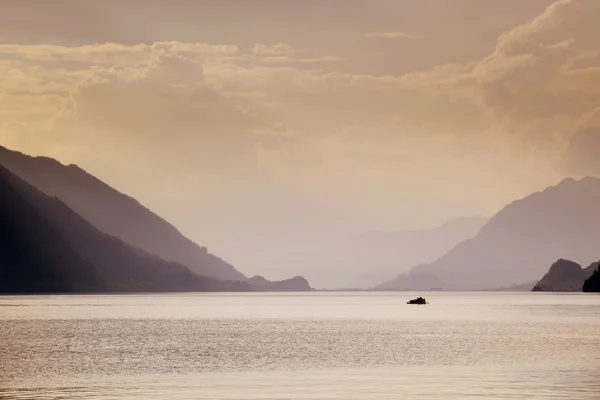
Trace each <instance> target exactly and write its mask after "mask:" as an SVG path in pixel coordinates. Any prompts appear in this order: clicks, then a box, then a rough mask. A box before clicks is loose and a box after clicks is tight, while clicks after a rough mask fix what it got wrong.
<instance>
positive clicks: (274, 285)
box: [248, 275, 313, 292]
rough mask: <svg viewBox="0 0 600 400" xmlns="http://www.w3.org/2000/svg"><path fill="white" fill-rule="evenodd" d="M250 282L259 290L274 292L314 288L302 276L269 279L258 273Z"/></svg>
mask: <svg viewBox="0 0 600 400" xmlns="http://www.w3.org/2000/svg"><path fill="white" fill-rule="evenodd" d="M248 283H249V284H251V285H252V286H253V287H255V288H258V289H259V290H265V291H272V292H305V291H311V290H313V289H312V288H311V287H310V285H309V283H308V281H307V280H306V279H305V278H303V277H301V276H296V277H294V278H291V279H285V280H282V281H269V280H267V279H265V278H264V277H262V276H259V275H257V276H253V277H252V278H250V279H248Z"/></svg>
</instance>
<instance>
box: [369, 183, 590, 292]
mask: <svg viewBox="0 0 600 400" xmlns="http://www.w3.org/2000/svg"><path fill="white" fill-rule="evenodd" d="M598 226H600V179H597V178H583V179H581V180H579V181H576V180H574V179H571V178H569V179H565V180H563V181H562V182H560V183H559V184H558V185H556V186H552V187H549V188H547V189H546V190H544V191H542V192H537V193H534V194H531V195H529V196H527V197H525V198H523V199H521V200H518V201H515V202H513V203H511V204H509V205H507V206H506V207H504V208H503V209H502V210H501V211H500V212H498V213H497V214H496V215H495V216H494V217H493V218H492V219H491V220H490V221H489V222H488V223H487V224H486V225H485V226H484V227H483V228H482V229H481V231H480V232H479V233H478V234H477V235H475V236H474V237H473V238H472V239H469V240H466V241H464V242H462V243H459V244H458V245H457V246H455V247H454V248H453V249H452V250H450V251H449V252H448V253H446V254H445V255H444V256H443V257H440V258H439V259H438V260H436V261H434V262H432V263H428V264H423V265H420V266H418V267H415V268H413V269H412V270H411V272H412V274H414V273H415V272H420V273H426V274H430V275H432V276H435V278H437V279H439V280H441V281H442V282H443V288H445V289H487V288H493V287H503V286H510V285H513V284H515V283H520V282H528V281H533V280H538V279H539V277H540V276H543V274H544V273H545V272H546V269H547V268H548V265H550V264H551V263H552V262H554V261H555V260H557V259H559V258H561V257H565V258H568V259H576V260H581V261H583V262H585V263H586V264H590V263H592V262H593V261H595V260H596V258H597V257H598V243H600V230H599V229H598ZM408 278H409V275H407V274H403V275H400V276H398V277H397V278H395V279H393V280H391V281H388V282H385V283H384V284H382V285H381V286H380V287H385V288H395V287H403V286H405V282H406V281H407V279H408ZM430 287H431V282H425V284H423V285H420V286H413V287H411V288H412V289H429V288H430Z"/></svg>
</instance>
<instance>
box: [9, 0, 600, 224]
mask: <svg viewBox="0 0 600 400" xmlns="http://www.w3.org/2000/svg"><path fill="white" fill-rule="evenodd" d="M590 7H591V6H590V3H583V2H581V3H579V2H575V1H560V2H556V3H554V4H553V5H552V6H550V7H549V8H548V9H547V10H545V11H544V12H543V13H541V14H540V16H538V17H537V18H535V19H532V20H531V21H529V22H527V23H525V24H522V25H520V26H517V27H515V28H513V29H510V30H508V31H506V32H505V33H503V34H501V35H500V36H499V37H498V40H497V43H496V45H495V47H493V48H491V49H490V51H489V53H488V54H487V55H485V56H482V57H479V58H474V59H471V60H463V61H457V62H455V63H452V64H441V65H438V66H436V67H434V68H430V69H423V70H419V71H413V72H410V73H407V74H402V75H377V74H368V73H358V72H356V70H355V68H354V64H353V61H354V60H353V59H352V58H351V57H333V56H331V55H328V54H313V53H309V52H307V51H304V50H298V49H294V48H293V47H292V46H291V45H288V44H285V43H281V42H276V43H275V44H254V45H253V46H252V47H251V48H250V51H249V52H242V51H240V50H239V48H238V46H236V45H209V44H202V43H184V42H177V41H163V42H156V43H153V44H140V45H123V44H115V43H105V44H99V45H85V46H66V45H62V46H61V45H53V46H48V45H28V46H18V45H11V44H6V45H0V85H1V87H2V89H3V90H2V91H1V92H0V117H2V120H3V121H5V122H4V125H3V129H2V130H0V134H1V135H3V136H5V137H9V134H8V133H7V131H8V130H10V132H11V133H10V141H11V143H20V146H22V147H23V149H24V150H28V149H33V150H34V152H36V153H41V152H46V153H49V152H48V151H42V149H48V148H54V149H56V150H55V151H56V152H61V154H68V155H65V157H69V160H68V161H69V162H84V164H90V163H95V164H94V165H96V167H95V168H96V170H97V171H104V172H103V173H105V174H108V172H106V171H109V169H110V168H111V165H109V164H112V165H113V166H112V168H113V169H114V170H115V172H113V175H112V178H111V179H114V180H115V181H119V182H123V183H122V185H123V186H124V185H125V182H124V179H126V178H125V177H122V176H118V173H117V172H116V170H117V169H118V168H117V167H115V165H117V166H118V165H119V163H123V165H126V164H127V161H128V160H131V159H134V160H135V162H133V163H131V164H132V165H133V164H135V165H136V166H137V168H138V170H136V171H135V174H138V175H136V176H138V177H139V179H137V181H138V182H139V185H140V186H139V190H142V186H144V185H146V186H145V187H146V190H151V185H149V184H147V182H156V181H160V179H168V177H169V175H171V176H177V177H178V178H179V179H181V180H182V181H183V182H194V183H190V184H189V185H190V187H182V188H180V189H179V190H181V191H188V192H189V191H193V190H197V191H198V193H203V194H204V195H205V196H206V195H207V194H206V193H207V192H210V193H212V194H213V195H214V196H216V193H222V194H223V196H232V197H235V196H234V195H233V194H232V193H234V192H235V193H237V194H238V195H240V196H241V193H242V192H243V189H241V188H242V187H244V188H248V187H252V185H253V184H256V185H257V187H262V186H260V185H263V184H265V185H266V183H264V182H273V181H276V182H278V184H282V185H289V186H293V187H294V188H295V189H296V190H297V191H300V192H306V193H311V194H312V195H313V196H320V197H322V198H325V199H327V201H331V202H332V203H333V202H336V201H338V200H339V199H344V205H345V206H347V207H349V208H350V207H356V208H357V209H363V210H366V211H365V212H367V213H373V214H374V215H377V213H378V212H381V213H382V214H381V215H379V217H380V218H381V219H382V220H385V219H386V218H387V215H385V213H386V212H391V211H389V210H398V209H404V208H406V209H411V207H420V206H421V205H423V204H425V203H426V202H428V201H429V200H427V199H444V200H443V201H444V202H445V203H444V204H446V206H439V205H438V206H436V205H435V204H433V200H432V201H431V202H430V203H431V205H430V210H435V212H439V214H436V216H435V218H438V217H439V218H443V215H445V214H444V213H446V214H447V213H448V209H443V207H448V208H451V209H452V210H454V211H453V212H458V211H457V210H466V211H469V212H472V211H475V212H483V213H489V212H492V211H493V210H494V209H495V208H496V207H499V206H501V205H502V203H503V202H505V201H509V200H511V198H513V197H516V196H519V195H524V194H527V192H529V191H531V190H532V189H538V188H540V187H541V186H543V185H545V184H551V183H553V182H554V180H556V179H557V177H558V175H559V172H557V169H558V167H557V165H556V164H557V160H562V159H563V153H564V152H565V151H566V149H567V148H568V147H569V146H571V144H569V138H570V135H572V134H573V133H574V132H577V131H580V130H582V129H583V128H585V127H586V126H589V125H591V124H593V123H594V121H597V120H598V115H600V114H599V113H598V112H597V110H598V104H600V88H599V86H598V83H597V82H600V68H599V67H600V63H599V61H600V57H599V56H598V46H597V42H594V41H593V39H590V37H589V36H590V35H589V32H594V31H595V30H594V29H595V25H594V24H595V23H596V22H595V19H594V16H600V15H598V9H595V8H593V7H591V8H590ZM382 35H383V36H382ZM406 36H407V35H405V34H401V33H394V32H388V33H385V32H383V33H377V32H375V33H373V34H371V37H383V38H385V37H388V38H398V39H400V38H403V37H406ZM408 36H411V35H408ZM448 45H449V46H452V45H455V46H459V45H460V43H454V44H448ZM590 143H591V142H590ZM66 144H72V145H73V146H76V149H77V151H76V152H75V151H69V152H67V151H66V150H64V148H65V145H66ZM61 146H62V147H61ZM85 148H87V149H88V154H87V155H86V154H85ZM61 149H62V150H61ZM101 151H104V152H107V153H110V154H111V155H112V159H111V160H110V163H107V162H105V161H102V160H101V159H99V158H97V159H94V157H93V154H94V153H96V154H97V153H99V152H101ZM50 153H51V152H50ZM90 154H91V155H92V156H90ZM50 155H52V154H50ZM560 162H561V161H558V163H560ZM156 165H161V166H164V169H160V171H157V169H156V168H155V166H156ZM474 165H476V166H478V167H477V168H473V166H474ZM491 173H493V174H494V177H495V180H494V182H491V181H490V179H489V176H490V174H491ZM157 174H159V175H161V176H160V177H158V176H156V175H157ZM163 175H164V176H163ZM159 178H160V179H159ZM192 178H193V179H192ZM144 182H146V184H145V183H144ZM241 182H242V183H244V185H245V186H243V185H242V183H241ZM258 182H260V184H259V183H258ZM191 185H194V186H193V187H192V186H191ZM199 188H202V189H199ZM236 188H237V189H236ZM406 188H411V190H406ZM478 192H483V193H485V198H486V199H488V200H487V201H486V202H485V204H484V205H482V204H483V203H482V202H480V201H479V200H477V199H478V198H479V197H480V196H479V193H478ZM171 194H172V193H171ZM181 196H182V197H185V196H187V195H185V193H183V192H182V193H181ZM186 198H187V197H186ZM383 205H385V206H383ZM482 207H484V208H485V209H482ZM394 212H398V211H394ZM431 213H433V211H431ZM409 217H410V216H409ZM432 218H434V217H432Z"/></svg>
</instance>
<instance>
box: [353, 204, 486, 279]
mask: <svg viewBox="0 0 600 400" xmlns="http://www.w3.org/2000/svg"><path fill="white" fill-rule="evenodd" d="M486 222H487V219H485V218H483V217H478V216H475V217H464V218H457V219H453V220H450V221H448V222H446V223H444V224H442V225H441V226H438V227H435V228H431V229H419V230H404V231H380V232H369V233H366V234H363V235H360V236H358V237H356V238H354V239H353V240H352V241H351V242H350V243H349V244H348V254H349V255H350V257H349V260H348V273H347V275H348V278H349V279H348V281H347V282H346V286H347V287H355V288H367V287H372V286H374V285H376V284H378V283H380V282H382V281H383V280H385V279H386V278H389V277H390V276H393V275H394V274H395V273H398V271H401V270H403V269H404V270H408V269H410V268H411V267H413V266H415V265H419V264H422V263H427V262H432V261H435V260H436V259H437V258H439V257H441V256H443V255H444V254H445V253H447V252H448V251H449V250H451V249H452V248H453V247H454V246H455V245H456V244H457V243H460V242H462V241H463V240H466V239H469V238H471V237H473V236H475V235H476V234H477V232H479V230H480V229H481V227H482V226H483V225H484V224H485V223H486Z"/></svg>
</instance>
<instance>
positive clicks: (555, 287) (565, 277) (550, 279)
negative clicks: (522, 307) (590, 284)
mask: <svg viewBox="0 0 600 400" xmlns="http://www.w3.org/2000/svg"><path fill="white" fill-rule="evenodd" d="M596 268H598V263H593V264H591V265H590V266H589V267H587V268H582V267H581V265H579V264H577V263H576V262H573V261H569V260H564V259H560V260H558V261H556V262H555V263H554V264H552V266H551V267H550V270H549V271H548V273H547V274H546V275H544V277H543V278H542V279H541V280H540V281H539V282H538V283H536V284H535V286H534V287H533V289H532V291H534V292H581V291H582V289H583V283H584V282H585V281H586V280H587V279H588V278H589V277H590V276H592V274H593V273H594V271H595V270H596Z"/></svg>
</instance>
